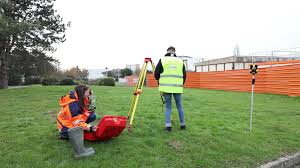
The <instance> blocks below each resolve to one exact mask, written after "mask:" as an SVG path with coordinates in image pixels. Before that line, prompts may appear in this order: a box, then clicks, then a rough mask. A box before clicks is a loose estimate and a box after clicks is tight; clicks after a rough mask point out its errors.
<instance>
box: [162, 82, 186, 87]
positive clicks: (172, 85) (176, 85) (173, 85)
mask: <svg viewBox="0 0 300 168" xmlns="http://www.w3.org/2000/svg"><path fill="white" fill-rule="evenodd" d="M159 85H160V86H171V87H182V85H180V84H169V83H160V84H159Z"/></svg>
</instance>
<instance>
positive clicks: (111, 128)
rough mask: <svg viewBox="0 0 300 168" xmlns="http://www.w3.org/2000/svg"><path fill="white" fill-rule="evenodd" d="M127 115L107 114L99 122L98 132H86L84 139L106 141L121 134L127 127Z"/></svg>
mask: <svg viewBox="0 0 300 168" xmlns="http://www.w3.org/2000/svg"><path fill="white" fill-rule="evenodd" d="M126 121H127V117H125V116H112V115H105V116H104V117H103V118H102V119H101V120H100V122H99V124H98V129H97V131H96V132H87V131H85V132H84V139H85V140H88V141H106V140H109V139H111V138H113V137H117V136H119V135H120V134H121V132H122V131H123V129H124V128H125V127H126Z"/></svg>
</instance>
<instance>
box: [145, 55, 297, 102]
mask: <svg viewBox="0 0 300 168" xmlns="http://www.w3.org/2000/svg"><path fill="white" fill-rule="evenodd" d="M251 78H252V75H251V74H250V73H249V70H247V69H243V70H229V71H215V72H187V80H186V82H185V85H184V87H185V88H206V89H214V90H228V91H242V92H249V91H251ZM147 86H149V87H157V82H156V80H155V78H154V76H153V74H148V75H147ZM255 92H258V93H273V94H284V95H289V96H300V61H299V60H295V61H282V62H273V63H270V62H268V63H260V64H259V70H258V74H257V75H256V83H255Z"/></svg>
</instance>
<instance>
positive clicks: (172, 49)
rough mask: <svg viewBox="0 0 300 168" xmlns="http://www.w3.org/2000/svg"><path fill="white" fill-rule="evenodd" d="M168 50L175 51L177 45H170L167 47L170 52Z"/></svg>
mask: <svg viewBox="0 0 300 168" xmlns="http://www.w3.org/2000/svg"><path fill="white" fill-rule="evenodd" d="M168 51H173V52H175V51H176V50H175V47H173V46H170V47H169V48H168V49H167V52H168Z"/></svg>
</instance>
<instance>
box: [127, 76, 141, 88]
mask: <svg viewBox="0 0 300 168" xmlns="http://www.w3.org/2000/svg"><path fill="white" fill-rule="evenodd" d="M125 79H126V85H127V86H135V85H136V84H137V82H138V80H139V78H138V77H137V76H134V75H132V76H125Z"/></svg>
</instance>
